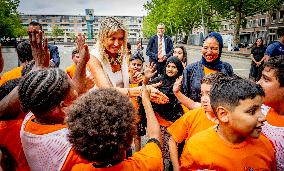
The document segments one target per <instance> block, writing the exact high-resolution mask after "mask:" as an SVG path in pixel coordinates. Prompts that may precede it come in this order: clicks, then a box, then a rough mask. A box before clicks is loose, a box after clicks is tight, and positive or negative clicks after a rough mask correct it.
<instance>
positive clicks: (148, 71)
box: [144, 62, 157, 80]
mask: <svg viewBox="0 0 284 171" xmlns="http://www.w3.org/2000/svg"><path fill="white" fill-rule="evenodd" d="M156 73H157V70H156V65H155V64H154V62H152V63H150V64H149V65H146V67H145V70H144V74H145V78H146V79H148V80H149V79H150V78H152V77H153V76H154V75H155V74H156Z"/></svg>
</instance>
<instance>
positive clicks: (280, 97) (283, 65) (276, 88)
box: [258, 55, 284, 170]
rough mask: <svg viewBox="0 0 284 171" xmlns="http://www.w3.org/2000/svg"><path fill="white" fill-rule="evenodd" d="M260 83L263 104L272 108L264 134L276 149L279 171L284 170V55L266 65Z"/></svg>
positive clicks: (267, 117)
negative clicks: (263, 94)
mask: <svg viewBox="0 0 284 171" xmlns="http://www.w3.org/2000/svg"><path fill="white" fill-rule="evenodd" d="M258 83H259V84H260V85H261V86H262V88H263V90H264V92H265V97H264V100H263V103H264V104H265V105H267V106H269V107H271V108H270V109H269V110H268V111H266V112H264V114H266V120H267V122H265V124H264V126H263V128H262V132H263V133H264V135H266V136H267V137H268V138H269V139H270V140H271V141H272V142H273V144H274V146H275V148H276V161H277V170H284V55H282V56H276V57H271V58H269V60H268V61H267V62H265V63H264V69H263V71H262V76H261V78H260V80H259V81H258Z"/></svg>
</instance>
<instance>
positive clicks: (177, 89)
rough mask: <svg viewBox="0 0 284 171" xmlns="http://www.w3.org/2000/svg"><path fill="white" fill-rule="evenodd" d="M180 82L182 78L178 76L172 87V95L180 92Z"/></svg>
mask: <svg viewBox="0 0 284 171" xmlns="http://www.w3.org/2000/svg"><path fill="white" fill-rule="evenodd" d="M181 81H182V76H179V77H178V78H177V79H176V82H175V83H174V86H173V92H174V93H178V92H180V86H181Z"/></svg>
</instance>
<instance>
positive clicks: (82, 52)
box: [76, 33, 90, 64]
mask: <svg viewBox="0 0 284 171" xmlns="http://www.w3.org/2000/svg"><path fill="white" fill-rule="evenodd" d="M85 40H86V37H85V35H84V34H81V33H79V34H78V35H77V38H76V46H77V48H78V51H79V62H83V63H84V64H87V62H88V61H89V59H90V52H89V48H88V45H87V44H85Z"/></svg>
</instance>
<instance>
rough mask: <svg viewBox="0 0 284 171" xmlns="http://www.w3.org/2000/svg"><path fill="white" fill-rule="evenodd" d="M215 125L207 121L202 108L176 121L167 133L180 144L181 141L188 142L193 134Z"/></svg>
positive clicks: (191, 111)
mask: <svg viewBox="0 0 284 171" xmlns="http://www.w3.org/2000/svg"><path fill="white" fill-rule="evenodd" d="M213 125H215V123H214V122H212V121H211V120H209V119H208V118H207V116H206V114H205V111H204V109H203V108H202V107H199V108H196V109H193V110H190V111H189V112H187V113H186V114H184V115H183V116H182V117H180V118H179V119H178V120H176V121H175V122H174V123H173V124H172V125H171V126H170V127H169V128H168V132H169V133H170V134H171V136H172V137H173V139H174V140H175V141H176V142H178V143H181V142H182V141H183V140H188V139H189V138H190V137H191V136H193V135H194V134H196V133H198V132H200V131H203V130H205V129H207V128H209V127H211V126H213Z"/></svg>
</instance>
